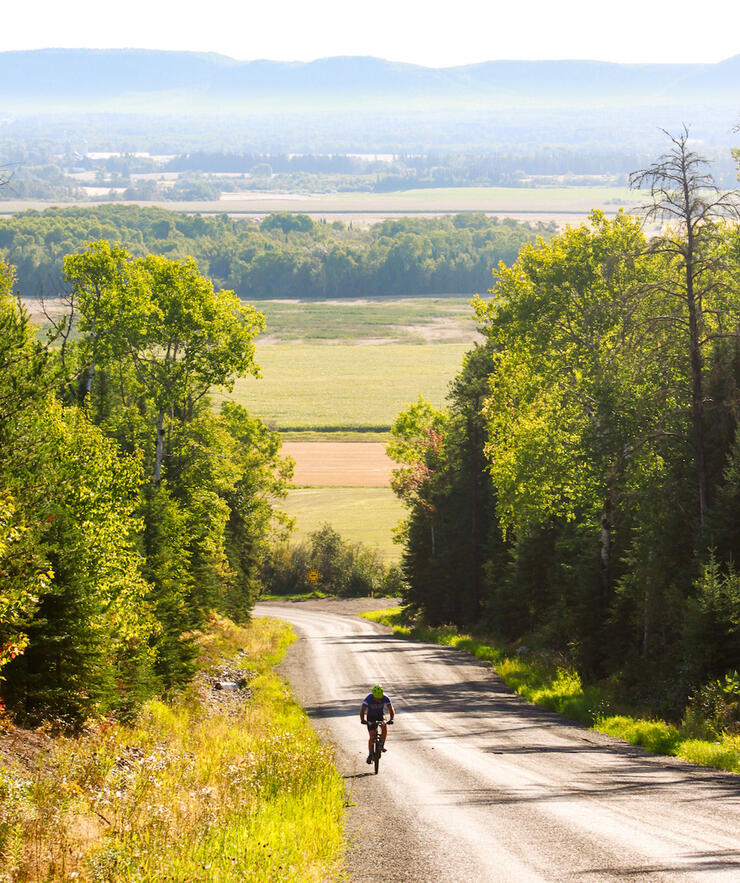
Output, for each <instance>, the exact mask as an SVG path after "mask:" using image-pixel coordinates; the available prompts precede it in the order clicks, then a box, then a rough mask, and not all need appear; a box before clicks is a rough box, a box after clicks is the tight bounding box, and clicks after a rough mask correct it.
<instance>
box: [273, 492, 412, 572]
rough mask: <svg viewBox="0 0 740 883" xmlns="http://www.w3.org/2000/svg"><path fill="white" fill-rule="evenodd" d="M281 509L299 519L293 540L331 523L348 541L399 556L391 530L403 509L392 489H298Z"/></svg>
mask: <svg viewBox="0 0 740 883" xmlns="http://www.w3.org/2000/svg"><path fill="white" fill-rule="evenodd" d="M281 508H282V509H283V510H284V511H285V512H287V513H288V514H289V515H292V516H293V517H294V518H295V519H296V530H295V532H294V533H293V534H292V537H291V541H292V542H295V543H297V542H301V541H302V540H306V539H308V536H309V534H311V533H312V532H313V531H315V530H318V529H319V528H320V527H321V525H322V524H324V523H329V524H331V526H332V527H333V528H334V529H335V530H337V531H338V532H339V533H340V534H341V535H342V537H343V538H344V539H345V540H347V541H348V542H351V543H365V544H366V545H368V546H371V547H374V548H377V549H378V550H379V551H380V554H381V555H382V556H383V558H384V560H386V561H397V560H398V558H399V557H400V554H401V547H400V546H399V545H398V544H397V543H394V542H393V534H392V531H393V528H394V527H395V526H396V525H397V524H398V522H399V521H400V520H401V518H402V517H403V514H404V509H403V506H402V504H401V502H400V501H399V500H398V498H397V497H396V496H395V494H394V493H393V491H392V490H391V489H390V488H384V487H370V488H362V487H321V488H296V489H295V490H292V491H290V492H289V493H288V496H287V498H286V499H285V500H283V501H282V502H281Z"/></svg>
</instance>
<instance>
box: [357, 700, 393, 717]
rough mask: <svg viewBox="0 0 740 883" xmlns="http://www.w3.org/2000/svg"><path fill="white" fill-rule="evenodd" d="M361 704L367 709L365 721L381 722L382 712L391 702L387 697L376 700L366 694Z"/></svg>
mask: <svg viewBox="0 0 740 883" xmlns="http://www.w3.org/2000/svg"><path fill="white" fill-rule="evenodd" d="M362 704H363V706H364V707H365V708H367V719H368V720H371V721H379V720H383V711H384V710H385V709H386V708H387V707H388V706H389V705H390V704H391V700H390V699H389V698H388V697H387V696H383V697H382V698H381V699H376V698H375V696H373V694H372V693H368V694H367V696H365V698H364V700H363V702H362Z"/></svg>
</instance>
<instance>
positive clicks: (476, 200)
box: [0, 187, 640, 221]
mask: <svg viewBox="0 0 740 883" xmlns="http://www.w3.org/2000/svg"><path fill="white" fill-rule="evenodd" d="M99 202H107V200H93V201H91V202H88V203H65V202H61V201H53V202H45V201H43V200H38V199H35V200H20V199H8V200H3V201H2V202H1V203H0V214H5V215H7V214H15V213H16V212H20V211H26V210H28V209H37V210H39V211H41V210H43V209H44V208H47V207H48V206H49V205H91V204H96V203H99ZM136 204H138V205H142V206H157V207H159V208H166V209H169V210H170V211H181V212H188V213H192V212H199V213H202V214H214V213H219V214H220V213H222V212H226V213H228V214H230V215H254V216H259V215H263V214H269V213H270V212H276V211H292V212H305V213H306V214H311V215H317V216H321V215H325V214H330V215H338V216H342V217H343V218H347V219H351V218H355V217H356V218H358V219H360V218H361V216H362V215H364V214H368V215H373V214H375V215H380V216H381V217H389V216H393V215H404V214H414V213H417V212H420V213H431V214H437V213H454V212H471V211H474V212H478V211H482V212H488V213H490V214H498V215H501V216H507V217H515V216H516V215H517V214H518V213H524V214H525V215H529V216H531V217H530V220H534V221H537V220H542V221H547V220H553V219H554V217H553V216H557V215H560V216H563V219H565V218H566V217H567V215H569V214H574V215H579V216H585V215H586V214H587V213H588V212H589V211H591V209H593V208H600V209H603V210H605V211H606V212H609V213H614V212H616V210H617V209H618V208H619V207H620V206H624V207H625V208H629V207H633V208H634V207H635V206H636V205H638V204H640V200H639V199H638V198H637V197H636V194H635V193H634V192H632V191H630V190H629V189H628V188H626V187H438V188H436V187H430V188H424V189H418V190H401V191H394V192H390V193H357V192H355V193H351V192H350V193H279V192H260V191H256V190H255V191H243V192H241V193H229V194H224V196H223V197H222V198H221V199H219V200H211V201H198V202H184V201H183V202H180V201H178V202H174V201H162V200H157V201H145V200H136ZM371 220H380V218H371ZM524 220H526V218H524ZM574 220H578V218H575V219H574Z"/></svg>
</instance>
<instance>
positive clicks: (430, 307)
mask: <svg viewBox="0 0 740 883" xmlns="http://www.w3.org/2000/svg"><path fill="white" fill-rule="evenodd" d="M481 293H482V294H485V292H481ZM471 297H472V295H470V294H460V295H446V296H444V297H434V296H431V297H422V296H418V295H417V296H415V297H414V296H409V297H403V298H399V297H394V298H380V297H378V298H365V299H362V300H338V301H318V302H317V301H301V302H300V303H295V302H290V301H281V300H266V301H252V303H253V305H254V306H255V307H256V308H257V309H258V310H259V311H260V312H261V313H263V314H264V316H265V318H266V319H267V328H266V329H265V332H264V333H265V335H266V336H267V337H269V338H271V339H273V338H276V339H278V340H281V341H287V340H311V341H331V340H342V341H350V340H363V341H366V340H383V341H396V342H399V343H405V342H408V343H426V342H429V341H430V340H439V339H443V340H445V341H446V342H447V343H453V342H455V343H461V342H469V341H471V340H472V339H473V338H474V336H475V318H474V316H473V310H472V308H471V306H470V299H471Z"/></svg>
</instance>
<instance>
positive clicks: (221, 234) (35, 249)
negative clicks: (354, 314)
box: [0, 205, 550, 299]
mask: <svg viewBox="0 0 740 883" xmlns="http://www.w3.org/2000/svg"><path fill="white" fill-rule="evenodd" d="M538 232H539V233H540V234H547V233H548V232H550V228H549V227H547V226H545V225H542V224H537V225H529V224H521V223H518V222H516V221H513V220H509V219H504V220H502V221H500V220H499V219H498V218H495V217H494V218H488V217H486V216H485V215H484V214H482V213H475V214H458V215H454V216H447V217H442V218H402V219H399V220H387V221H383V222H382V223H379V224H375V225H373V226H372V227H371V228H370V229H353V228H352V225H351V224H350V225H349V226H348V225H346V224H344V223H343V222H342V221H334V222H333V223H328V224H327V223H319V222H315V221H312V220H311V218H310V217H309V216H308V215H300V214H298V215H296V214H288V213H280V212H278V213H275V214H272V215H268V216H267V217H266V218H264V219H263V220H262V221H261V222H259V223H256V222H252V223H250V222H246V221H241V220H234V219H232V218H230V217H228V216H227V215H225V214H223V215H218V216H216V217H204V216H201V215H185V214H179V213H175V212H167V211H164V210H162V209H153V208H149V209H142V208H139V207H136V206H113V205H111V206H98V207H90V208H84V209H83V208H67V209H61V208H50V209H47V210H46V211H43V212H37V211H27V212H22V213H20V214H18V215H15V216H14V217H12V218H7V219H2V220H0V253H1V254H4V256H5V258H6V260H7V261H8V263H10V264H11V265H12V266H14V267H15V268H16V271H17V275H18V278H17V285H18V291H19V292H20V293H21V295H22V296H24V297H38V296H47V297H52V296H55V295H57V294H59V293H63V292H65V291H66V288H67V283H66V282H65V280H64V275H63V267H62V264H63V258H64V255H66V254H70V253H72V252H74V251H78V250H79V249H81V248H84V246H85V243H86V242H88V241H91V240H98V239H105V240H107V241H109V242H112V243H113V242H118V243H121V244H122V245H123V246H124V247H125V248H127V249H128V250H129V251H130V252H131V254H132V255H135V256H137V257H143V256H144V255H146V254H150V253H152V254H158V255H165V256H167V257H169V258H170V259H173V260H176V259H179V260H183V259H186V258H188V257H191V256H192V257H194V258H195V260H196V261H197V263H198V267H199V269H200V270H201V272H202V273H204V274H205V275H207V276H209V277H210V278H211V279H212V280H213V281H214V283H215V284H216V285H217V286H219V287H225V288H229V289H232V290H234V291H235V292H236V293H237V295H239V297H242V298H246V299H262V298H278V297H283V298H332V297H362V296H367V295H387V294H431V293H450V292H473V291H485V290H486V289H487V288H488V286H489V284H490V275H491V267H492V266H495V265H496V264H497V263H498V262H499V261H504V262H505V263H512V262H513V261H514V260H515V259H516V256H517V253H518V251H519V248H520V246H521V245H522V243H524V242H529V241H532V240H533V239H534V238H535V236H536V235H537V233H538Z"/></svg>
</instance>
